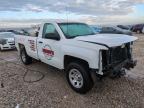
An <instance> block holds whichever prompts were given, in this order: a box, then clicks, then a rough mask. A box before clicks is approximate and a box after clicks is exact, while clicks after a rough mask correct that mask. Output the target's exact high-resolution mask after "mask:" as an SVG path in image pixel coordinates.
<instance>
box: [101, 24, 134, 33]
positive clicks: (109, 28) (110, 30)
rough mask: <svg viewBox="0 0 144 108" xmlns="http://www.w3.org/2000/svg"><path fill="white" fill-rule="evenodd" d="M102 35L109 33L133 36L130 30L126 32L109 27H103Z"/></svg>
mask: <svg viewBox="0 0 144 108" xmlns="http://www.w3.org/2000/svg"><path fill="white" fill-rule="evenodd" d="M100 33H102V34H103V33H109V34H126V35H132V32H131V31H130V30H124V29H121V28H119V27H116V26H107V27H102V29H101V31H100Z"/></svg>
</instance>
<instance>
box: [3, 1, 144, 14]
mask: <svg viewBox="0 0 144 108" xmlns="http://www.w3.org/2000/svg"><path fill="white" fill-rule="evenodd" d="M141 3H144V0H90V1H87V0H61V1H59V0H48V1H47V0H13V1H11V0H1V1H0V11H21V10H26V11H34V12H42V11H51V12H57V13H59V12H65V11H66V8H68V11H69V12H71V13H75V14H84V15H95V16H96V15H127V14H129V13H132V12H133V11H134V6H135V5H136V4H141Z"/></svg>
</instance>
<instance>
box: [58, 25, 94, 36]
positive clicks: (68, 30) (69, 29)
mask: <svg viewBox="0 0 144 108" xmlns="http://www.w3.org/2000/svg"><path fill="white" fill-rule="evenodd" d="M58 25H59V26H60V28H61V30H62V31H63V33H64V35H65V36H66V37H67V38H74V37H78V36H87V35H94V34H95V33H94V32H93V30H92V29H91V28H90V27H89V26H88V25H86V24H83V23H59V24H58Z"/></svg>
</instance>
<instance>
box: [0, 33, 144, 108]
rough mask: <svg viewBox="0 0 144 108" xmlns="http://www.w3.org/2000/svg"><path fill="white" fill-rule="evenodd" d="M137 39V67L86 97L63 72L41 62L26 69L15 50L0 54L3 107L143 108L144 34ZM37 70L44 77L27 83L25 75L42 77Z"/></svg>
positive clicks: (98, 85) (0, 104)
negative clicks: (68, 82)
mask: <svg viewBox="0 0 144 108" xmlns="http://www.w3.org/2000/svg"><path fill="white" fill-rule="evenodd" d="M137 37H138V38H139V40H138V41H137V42H136V43H135V45H134V58H136V59H137V60H138V65H137V66H136V68H135V69H133V70H132V71H129V72H127V75H126V76H125V77H122V78H118V79H114V80H112V79H110V78H105V79H103V80H102V81H101V82H100V81H97V82H96V84H95V86H94V88H93V89H92V90H91V91H90V92H89V93H87V94H86V95H80V94H77V93H75V92H74V91H73V90H72V89H71V88H70V87H69V85H68V84H67V82H66V78H65V74H64V72H61V71H58V70H56V69H54V68H52V67H49V66H48V65H46V64H43V63H41V62H34V63H33V64H31V65H29V66H24V65H23V64H22V63H21V62H20V60H19V58H18V54H17V52H16V51H3V52H0V58H1V59H0V83H1V87H0V108H15V107H16V106H17V105H19V106H20V108H144V35H137ZM2 59H4V60H2ZM28 68H29V69H32V70H29V69H28ZM34 70H36V71H34ZM38 71H40V72H41V73H43V74H44V78H43V79H42V80H40V81H38V82H34V83H28V82H24V79H23V77H24V75H25V72H28V74H27V76H26V77H25V80H26V81H30V80H37V79H39V78H40V77H41V74H40V73H39V72H38Z"/></svg>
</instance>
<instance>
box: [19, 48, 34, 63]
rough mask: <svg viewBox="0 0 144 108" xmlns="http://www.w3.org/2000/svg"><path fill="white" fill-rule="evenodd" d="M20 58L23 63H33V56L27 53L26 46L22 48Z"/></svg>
mask: <svg viewBox="0 0 144 108" xmlns="http://www.w3.org/2000/svg"><path fill="white" fill-rule="evenodd" d="M20 58H21V61H22V63H23V64H25V65H29V64H31V63H32V58H31V57H30V56H28V55H27V53H26V50H25V48H22V49H21V50H20Z"/></svg>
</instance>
